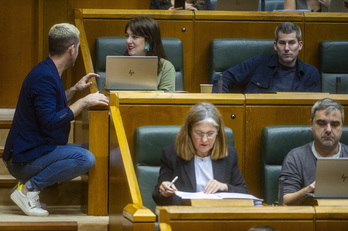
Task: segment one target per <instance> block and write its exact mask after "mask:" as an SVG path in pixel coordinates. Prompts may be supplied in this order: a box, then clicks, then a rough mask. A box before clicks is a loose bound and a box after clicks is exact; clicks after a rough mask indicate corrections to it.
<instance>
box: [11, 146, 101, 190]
mask: <svg viewBox="0 0 348 231" xmlns="http://www.w3.org/2000/svg"><path fill="white" fill-rule="evenodd" d="M94 163H95V158H94V155H93V153H91V152H90V151H88V150H87V149H84V148H81V147H78V146H76V145H70V144H68V145H58V146H57V147H56V148H55V149H54V150H53V151H52V152H49V153H47V154H45V155H43V156H41V157H39V158H37V159H35V160H33V161H31V162H29V163H9V165H8V166H7V168H8V170H9V172H10V173H11V174H12V176H14V177H15V178H16V179H18V180H21V181H24V182H27V181H30V184H29V185H31V186H32V188H29V190H30V191H32V190H37V191H42V190H43V189H44V188H46V187H48V186H50V185H53V184H55V183H58V182H64V181H68V180H71V179H73V178H75V177H77V176H80V175H82V174H84V173H86V172H88V171H89V169H91V168H92V167H93V165H94ZM26 185H27V186H28V184H26Z"/></svg>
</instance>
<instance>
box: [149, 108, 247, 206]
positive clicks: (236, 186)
mask: <svg viewBox="0 0 348 231" xmlns="http://www.w3.org/2000/svg"><path fill="white" fill-rule="evenodd" d="M224 127H225V126H224V122H223V120H222V117H221V114H220V112H219V111H218V110H217V108H216V107H215V106H214V105H213V104H211V103H199V104H196V105H194V106H193V107H192V108H191V109H190V110H189V112H188V114H187V116H186V119H185V121H184V123H183V125H182V127H181V129H180V131H179V133H178V135H177V137H176V140H175V145H170V146H168V147H166V148H164V149H163V154H162V157H161V168H160V172H159V177H158V182H157V185H156V186H155V189H154V190H153V192H152V198H153V199H154V201H155V202H156V204H158V205H181V204H183V202H182V201H181V198H179V197H178V196H176V195H175V191H177V190H180V191H186V192H204V193H208V194H211V193H216V192H236V193H248V189H247V187H246V184H245V181H244V179H243V176H242V174H241V172H240V170H239V167H238V157H237V151H236V149H235V148H234V147H230V146H228V145H227V141H226V135H225V130H224ZM176 176H177V180H176V181H175V184H171V183H170V181H171V180H173V179H174V178H175V177H176Z"/></svg>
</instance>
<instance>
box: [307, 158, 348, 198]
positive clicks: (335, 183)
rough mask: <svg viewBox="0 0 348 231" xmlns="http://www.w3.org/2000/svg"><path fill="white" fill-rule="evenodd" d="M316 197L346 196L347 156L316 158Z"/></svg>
mask: <svg viewBox="0 0 348 231" xmlns="http://www.w3.org/2000/svg"><path fill="white" fill-rule="evenodd" d="M313 196H314V198H316V199H325V198H327V199H329V198H330V199H334V198H336V199H339V198H348V158H318V160H317V170H316V180H315V193H314V195H313Z"/></svg>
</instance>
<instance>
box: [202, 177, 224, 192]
mask: <svg viewBox="0 0 348 231" xmlns="http://www.w3.org/2000/svg"><path fill="white" fill-rule="evenodd" d="M227 190H228V186H227V184H224V183H221V182H219V181H217V180H210V181H209V182H208V183H207V185H206V186H205V188H204V193H208V194H212V193H216V192H219V191H220V192H226V191H227Z"/></svg>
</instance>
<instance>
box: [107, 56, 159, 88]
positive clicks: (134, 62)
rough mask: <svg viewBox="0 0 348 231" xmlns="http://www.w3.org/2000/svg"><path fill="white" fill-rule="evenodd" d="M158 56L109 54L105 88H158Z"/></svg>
mask: <svg viewBox="0 0 348 231" xmlns="http://www.w3.org/2000/svg"><path fill="white" fill-rule="evenodd" d="M157 65H158V59H157V56H107V57H106V70H105V89H107V90H130V91H136V90H139V91H155V90H157Z"/></svg>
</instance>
